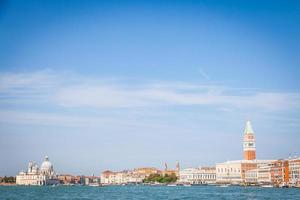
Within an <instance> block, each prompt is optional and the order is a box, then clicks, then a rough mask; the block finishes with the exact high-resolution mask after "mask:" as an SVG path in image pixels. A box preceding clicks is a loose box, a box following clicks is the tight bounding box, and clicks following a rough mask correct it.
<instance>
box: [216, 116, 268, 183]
mask: <svg viewBox="0 0 300 200" xmlns="http://www.w3.org/2000/svg"><path fill="white" fill-rule="evenodd" d="M243 157H244V159H243V160H233V161H227V162H223V163H218V164H216V179H217V180H216V181H217V182H218V183H232V184H241V183H247V182H249V183H255V181H258V180H260V179H263V178H265V176H266V175H265V174H264V173H265V169H264V168H262V169H261V171H260V169H259V167H258V166H264V165H265V164H268V163H270V162H272V160H256V145H255V135H254V131H253V129H252V125H251V123H250V121H247V122H246V126H245V129H244V137H243ZM256 169H258V170H256ZM268 173H269V172H268ZM269 175H270V174H268V175H267V176H268V177H269Z"/></svg>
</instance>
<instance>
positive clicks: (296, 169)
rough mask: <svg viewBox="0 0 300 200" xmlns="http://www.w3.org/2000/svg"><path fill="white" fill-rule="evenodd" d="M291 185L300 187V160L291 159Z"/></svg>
mask: <svg viewBox="0 0 300 200" xmlns="http://www.w3.org/2000/svg"><path fill="white" fill-rule="evenodd" d="M289 183H290V185H291V186H297V187H300V158H294V159H289Z"/></svg>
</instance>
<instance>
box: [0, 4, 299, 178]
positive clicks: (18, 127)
mask: <svg viewBox="0 0 300 200" xmlns="http://www.w3.org/2000/svg"><path fill="white" fill-rule="evenodd" d="M271 2H272V3H271ZM299 9H300V3H298V2H295V1H278V2H273V1H268V0H264V1H251V2H244V3H243V4H240V3H238V1H214V2H207V1H198V2H195V1H176V2H175V3H172V4H171V3H170V2H169V1H164V2H161V1H147V2H146V1H140V2H136V1H124V2H115V1H110V2H105V1H98V2H97V1H90V2H89V3H86V2H84V1H72V2H71V1H45V2H41V1H26V2H22V1H4V2H1V3H0V30H1V31H0V44H1V45H0V131H1V132H0V158H1V162H3V163H5V164H4V165H1V166H0V176H4V175H15V174H17V173H18V172H19V171H20V167H21V166H24V167H26V165H27V163H28V161H30V160H35V161H40V158H43V157H44V156H45V155H49V156H50V157H51V160H52V161H53V163H55V166H56V171H57V172H59V173H71V174H86V175H88V174H93V173H94V174H96V173H97V174H99V173H100V172H101V171H104V170H106V169H111V170H114V171H118V170H122V169H132V168H136V167H145V166H151V167H157V168H162V167H163V164H164V163H165V162H167V163H170V164H171V163H173V164H174V166H172V165H171V166H170V167H171V168H174V167H175V163H176V162H177V161H180V163H181V164H182V166H183V167H198V166H199V165H202V166H213V165H215V164H216V163H218V162H224V161H226V160H238V159H241V158H242V156H241V155H242V152H243V146H242V141H243V131H244V125H245V122H246V121H247V120H250V121H251V122H252V125H253V129H254V132H255V137H256V150H257V158H258V159H279V158H287V157H289V155H292V156H299V155H300V145H299V142H298V141H300V135H299V128H300V112H299V111H300V88H299V85H300V80H299V77H300V68H299V66H300V60H299V59H300V58H299V56H298V52H299V50H300V49H299V44H300V27H299V26H297V25H298V24H300V16H299Z"/></svg>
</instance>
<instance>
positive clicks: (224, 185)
mask: <svg viewBox="0 0 300 200" xmlns="http://www.w3.org/2000/svg"><path fill="white" fill-rule="evenodd" d="M228 186H229V185H228V184H223V185H220V186H219V187H228Z"/></svg>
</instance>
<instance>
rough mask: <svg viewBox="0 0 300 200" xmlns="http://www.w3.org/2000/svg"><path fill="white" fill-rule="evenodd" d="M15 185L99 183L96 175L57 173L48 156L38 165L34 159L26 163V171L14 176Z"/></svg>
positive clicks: (97, 184) (93, 184)
mask: <svg viewBox="0 0 300 200" xmlns="http://www.w3.org/2000/svg"><path fill="white" fill-rule="evenodd" d="M16 184H17V185H39V186H41V185H59V184H63V185H75V184H80V185H92V186H99V185H100V177H96V176H94V175H93V176H73V175H57V174H56V172H55V171H54V167H53V164H52V163H51V162H50V161H49V158H48V156H46V157H45V160H44V161H43V163H42V164H41V167H38V165H37V163H36V162H35V161H31V162H29V164H28V168H27V171H24V170H22V171H21V172H20V173H19V174H18V175H17V176H16Z"/></svg>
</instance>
